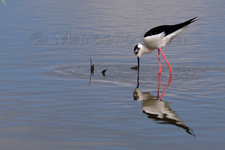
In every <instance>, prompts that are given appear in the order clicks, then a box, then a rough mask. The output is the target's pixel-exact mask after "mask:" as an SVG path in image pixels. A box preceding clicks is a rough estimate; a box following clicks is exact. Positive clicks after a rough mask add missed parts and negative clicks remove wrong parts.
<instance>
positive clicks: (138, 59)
mask: <svg viewBox="0 0 225 150" xmlns="http://www.w3.org/2000/svg"><path fill="white" fill-rule="evenodd" d="M137 62H138V80H139V68H140V58H139V57H137Z"/></svg>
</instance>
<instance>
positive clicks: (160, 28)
mask: <svg viewBox="0 0 225 150" xmlns="http://www.w3.org/2000/svg"><path fill="white" fill-rule="evenodd" d="M196 18H197V17H194V18H192V19H190V20H188V21H185V22H183V23H179V24H175V25H162V26H158V27H155V28H152V29H150V30H149V31H148V32H146V33H145V35H144V37H147V36H151V35H156V34H160V33H162V32H164V33H165V36H167V35H169V34H171V33H173V32H175V31H177V30H179V29H181V28H183V27H185V26H187V25H189V24H191V23H192V22H195V21H196V20H197V19H196Z"/></svg>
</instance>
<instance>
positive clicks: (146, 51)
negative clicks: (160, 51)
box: [143, 44, 154, 54]
mask: <svg viewBox="0 0 225 150" xmlns="http://www.w3.org/2000/svg"><path fill="white" fill-rule="evenodd" d="M153 51H154V49H149V48H148V47H146V46H145V45H144V44H143V53H148V54H149V53H151V52H153Z"/></svg>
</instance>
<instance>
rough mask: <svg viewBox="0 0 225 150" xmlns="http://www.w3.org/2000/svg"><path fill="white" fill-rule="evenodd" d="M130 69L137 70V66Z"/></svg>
mask: <svg viewBox="0 0 225 150" xmlns="http://www.w3.org/2000/svg"><path fill="white" fill-rule="evenodd" d="M130 69H133V70H138V66H134V67H131V68H130Z"/></svg>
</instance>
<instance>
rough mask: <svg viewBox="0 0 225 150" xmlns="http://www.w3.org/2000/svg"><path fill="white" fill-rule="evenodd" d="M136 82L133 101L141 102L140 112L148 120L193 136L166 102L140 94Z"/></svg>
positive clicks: (147, 93) (148, 94) (147, 94)
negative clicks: (168, 125) (178, 128)
mask: <svg viewBox="0 0 225 150" xmlns="http://www.w3.org/2000/svg"><path fill="white" fill-rule="evenodd" d="M159 79H160V78H159ZM137 82H138V83H137V87H136V88H135V90H134V92H133V97H134V100H137V101H142V110H143V112H144V113H145V114H146V115H148V118H151V119H154V120H155V121H161V124H172V125H175V126H177V127H180V128H183V129H184V130H186V132H187V133H189V134H191V135H193V136H195V135H194V134H193V133H192V129H191V128H189V127H188V126H186V125H185V124H184V123H183V121H182V120H181V119H180V118H179V116H178V115H177V114H176V113H175V111H173V110H172V109H171V108H170V106H169V104H168V103H167V102H164V101H162V100H161V97H160V99H159V98H158V97H159V96H157V97H155V96H153V95H152V94H150V93H149V92H141V91H140V89H139V80H137ZM159 86H160V85H159ZM158 89H159V88H158ZM158 93H159V92H158Z"/></svg>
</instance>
